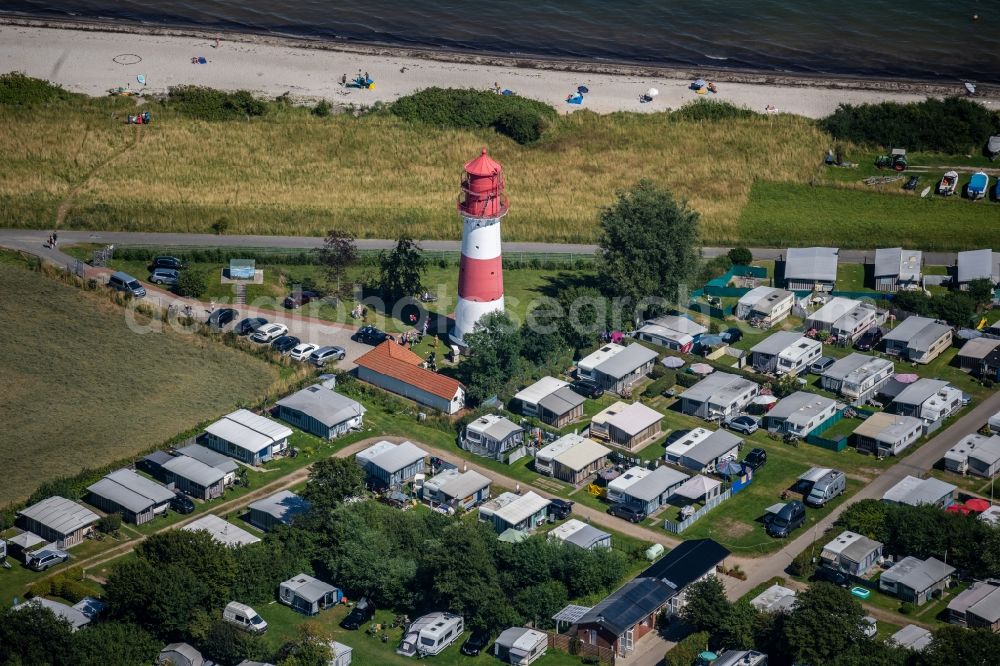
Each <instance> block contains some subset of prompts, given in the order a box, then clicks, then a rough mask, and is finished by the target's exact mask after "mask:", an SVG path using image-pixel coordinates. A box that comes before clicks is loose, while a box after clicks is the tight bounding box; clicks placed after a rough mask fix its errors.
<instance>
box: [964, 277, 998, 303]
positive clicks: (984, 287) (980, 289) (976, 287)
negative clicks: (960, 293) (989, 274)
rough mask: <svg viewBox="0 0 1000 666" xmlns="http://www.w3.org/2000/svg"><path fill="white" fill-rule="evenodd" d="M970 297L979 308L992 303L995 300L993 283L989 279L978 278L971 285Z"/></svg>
mask: <svg viewBox="0 0 1000 666" xmlns="http://www.w3.org/2000/svg"><path fill="white" fill-rule="evenodd" d="M969 297H970V298H972V300H973V301H974V302H975V303H976V305H979V306H983V305H986V304H987V303H990V302H991V301H992V300H993V281H992V280H990V279H989V278H976V279H975V280H973V281H972V282H970V283H969Z"/></svg>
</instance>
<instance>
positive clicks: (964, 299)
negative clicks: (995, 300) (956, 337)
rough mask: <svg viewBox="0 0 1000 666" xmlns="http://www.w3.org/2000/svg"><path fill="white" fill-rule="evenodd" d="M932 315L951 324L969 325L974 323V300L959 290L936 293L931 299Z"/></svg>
mask: <svg viewBox="0 0 1000 666" xmlns="http://www.w3.org/2000/svg"><path fill="white" fill-rule="evenodd" d="M931 305H932V306H933V307H934V315H935V316H936V317H938V318H939V319H944V320H945V321H947V322H948V323H949V324H951V325H952V326H969V325H970V324H973V323H975V322H974V318H975V316H976V302H975V301H974V300H972V297H971V296H969V295H968V294H966V293H964V292H961V291H951V292H948V293H947V294H938V295H936V296H934V297H933V298H932V299H931Z"/></svg>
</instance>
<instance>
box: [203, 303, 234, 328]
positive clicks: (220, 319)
mask: <svg viewBox="0 0 1000 666" xmlns="http://www.w3.org/2000/svg"><path fill="white" fill-rule="evenodd" d="M239 316H240V313H239V312H238V311H237V310H234V309H233V308H219V309H218V310H215V311H213V312H212V314H210V315H208V325H209V326H210V327H211V328H212V330H214V331H221V330H222V329H223V328H224V327H225V326H227V325H228V324H231V323H232V322H234V321H236V318H237V317H239Z"/></svg>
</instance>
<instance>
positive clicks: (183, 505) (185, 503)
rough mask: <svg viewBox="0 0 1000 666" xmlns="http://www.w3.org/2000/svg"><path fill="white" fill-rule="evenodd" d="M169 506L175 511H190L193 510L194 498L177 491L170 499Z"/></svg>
mask: <svg viewBox="0 0 1000 666" xmlns="http://www.w3.org/2000/svg"><path fill="white" fill-rule="evenodd" d="M170 508H171V509H173V510H174V511H176V512H177V513H191V512H192V511H194V500H192V499H191V498H190V497H188V496H187V495H182V494H180V493H177V494H176V495H174V496H173V498H172V499H171V500H170Z"/></svg>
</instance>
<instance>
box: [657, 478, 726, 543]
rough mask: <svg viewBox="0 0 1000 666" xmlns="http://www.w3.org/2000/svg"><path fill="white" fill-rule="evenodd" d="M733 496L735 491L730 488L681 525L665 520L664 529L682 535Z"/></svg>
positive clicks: (706, 503) (709, 501) (681, 522)
mask: <svg viewBox="0 0 1000 666" xmlns="http://www.w3.org/2000/svg"><path fill="white" fill-rule="evenodd" d="M732 496H733V489H732V488H729V489H727V490H726V491H725V492H724V493H722V494H721V495H716V496H715V497H713V498H712V499H710V500H708V501H707V502H705V506H703V507H701V508H700V509H698V510H697V511H695V512H694V513H693V514H691V515H690V516H688V517H687V518H685V519H684V520H682V521H680V522H679V523H677V522H674V521H672V520H670V519H666V520H664V521H663V528H664V529H665V530H667V531H668V532H670V533H671V534H680V533H681V532H683V531H684V530H686V529H687V528H689V527H691V526H692V525H693V524H695V523H696V522H698V521H699V520H700V519H701V517H702V516H704V515H705V514H706V513H708V512H709V511H711V510H712V509H714V508H715V507H717V506H719V505H720V504H722V503H723V502H725V501H726V500H727V499H729V498H730V497H732Z"/></svg>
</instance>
